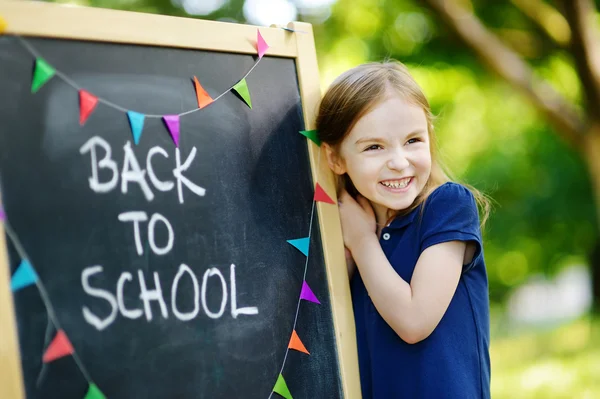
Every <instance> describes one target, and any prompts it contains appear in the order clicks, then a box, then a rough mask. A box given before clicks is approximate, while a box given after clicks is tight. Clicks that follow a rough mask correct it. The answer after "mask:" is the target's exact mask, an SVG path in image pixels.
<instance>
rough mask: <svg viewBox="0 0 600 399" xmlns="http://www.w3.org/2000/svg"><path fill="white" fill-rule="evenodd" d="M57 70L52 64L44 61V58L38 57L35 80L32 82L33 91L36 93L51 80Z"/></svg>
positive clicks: (34, 72)
mask: <svg viewBox="0 0 600 399" xmlns="http://www.w3.org/2000/svg"><path fill="white" fill-rule="evenodd" d="M55 73H56V71H55V70H54V68H52V66H51V65H50V64H48V63H47V62H46V61H44V60H43V59H42V58H36V60H35V70H34V71H33V81H32V83H31V92H32V93H36V92H37V91H38V90H39V89H40V87H42V86H43V85H44V83H46V82H47V81H49V80H50V78H51V77H52V76H54V74H55Z"/></svg>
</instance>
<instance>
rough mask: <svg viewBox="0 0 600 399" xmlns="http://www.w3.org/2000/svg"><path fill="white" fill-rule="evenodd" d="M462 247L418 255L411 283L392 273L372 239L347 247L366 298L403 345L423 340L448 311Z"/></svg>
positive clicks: (439, 247) (453, 244) (437, 247)
mask: <svg viewBox="0 0 600 399" xmlns="http://www.w3.org/2000/svg"><path fill="white" fill-rule="evenodd" d="M465 248H466V244H465V242H464V241H449V242H444V243H441V244H437V245H432V246H431V247H429V248H427V249H426V250H424V251H423V252H422V253H421V256H419V259H418V261H417V265H416V266H415V270H414V273H413V277H412V279H411V283H410V284H408V283H407V282H406V281H404V280H403V279H402V277H400V276H399V275H398V273H396V271H395V270H394V269H393V268H392V266H391V265H390V263H389V261H388V260H387V258H386V256H385V254H384V253H383V250H382V249H381V245H380V244H379V240H378V239H377V236H376V235H375V234H371V235H366V236H365V237H364V238H363V239H362V240H360V241H358V242H356V243H353V244H352V248H351V251H352V256H353V257H354V259H355V261H356V264H357V266H358V269H359V271H360V275H361V277H362V280H363V282H364V283H365V287H366V288H367V291H368V292H369V296H370V297H371V300H372V301H373V304H374V305H375V307H376V308H377V311H378V312H379V314H380V315H381V317H383V319H384V320H385V321H386V322H387V323H388V324H389V325H390V327H392V328H393V329H394V331H395V332H396V334H398V335H399V336H400V338H402V340H404V341H405V342H407V343H409V344H413V343H417V342H419V341H422V340H424V339H425V338H427V337H428V336H429V335H430V334H431V333H432V332H433V330H434V329H435V327H437V325H438V323H439V322H440V320H441V319H442V316H443V315H444V313H445V312H446V309H448V306H449V305H450V301H451V300H452V296H453V295H454V292H455V291H456V287H457V286H458V280H459V278H460V274H461V271H462V264H463V259H464V254H465Z"/></svg>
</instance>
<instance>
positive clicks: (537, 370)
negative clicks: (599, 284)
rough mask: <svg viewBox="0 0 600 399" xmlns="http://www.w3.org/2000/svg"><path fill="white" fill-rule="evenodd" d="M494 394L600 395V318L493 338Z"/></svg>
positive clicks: (544, 398)
mask: <svg viewBox="0 0 600 399" xmlns="http://www.w3.org/2000/svg"><path fill="white" fill-rule="evenodd" d="M490 356H491V361H492V398H494V399H505V398H511V399H524V398H527V399H567V398H568V399H575V398H577V399H579V398H584V399H588V398H589V399H591V398H600V317H598V316H597V317H594V318H593V317H585V318H582V319H579V320H577V321H574V322H571V323H568V324H566V325H563V326H560V327H558V328H555V329H552V330H545V331H528V332H521V333H518V334H514V335H512V336H511V335H507V336H504V337H499V338H494V339H493V340H492V343H491V348H490Z"/></svg>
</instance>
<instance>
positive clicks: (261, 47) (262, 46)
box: [256, 29, 269, 59]
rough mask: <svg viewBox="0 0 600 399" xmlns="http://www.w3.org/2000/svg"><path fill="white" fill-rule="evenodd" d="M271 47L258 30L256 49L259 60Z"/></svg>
mask: <svg viewBox="0 0 600 399" xmlns="http://www.w3.org/2000/svg"><path fill="white" fill-rule="evenodd" d="M268 48H269V45H268V44H267V42H265V39H263V37H262V35H261V34H260V30H258V29H257V30H256V49H257V50H258V58H259V59H260V58H262V57H263V55H265V53H266V52H267V49H268Z"/></svg>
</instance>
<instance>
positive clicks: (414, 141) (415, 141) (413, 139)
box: [406, 138, 419, 144]
mask: <svg viewBox="0 0 600 399" xmlns="http://www.w3.org/2000/svg"><path fill="white" fill-rule="evenodd" d="M417 142H419V139H417V138H412V139H409V140H408V141H407V142H406V144H413V143H417Z"/></svg>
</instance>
